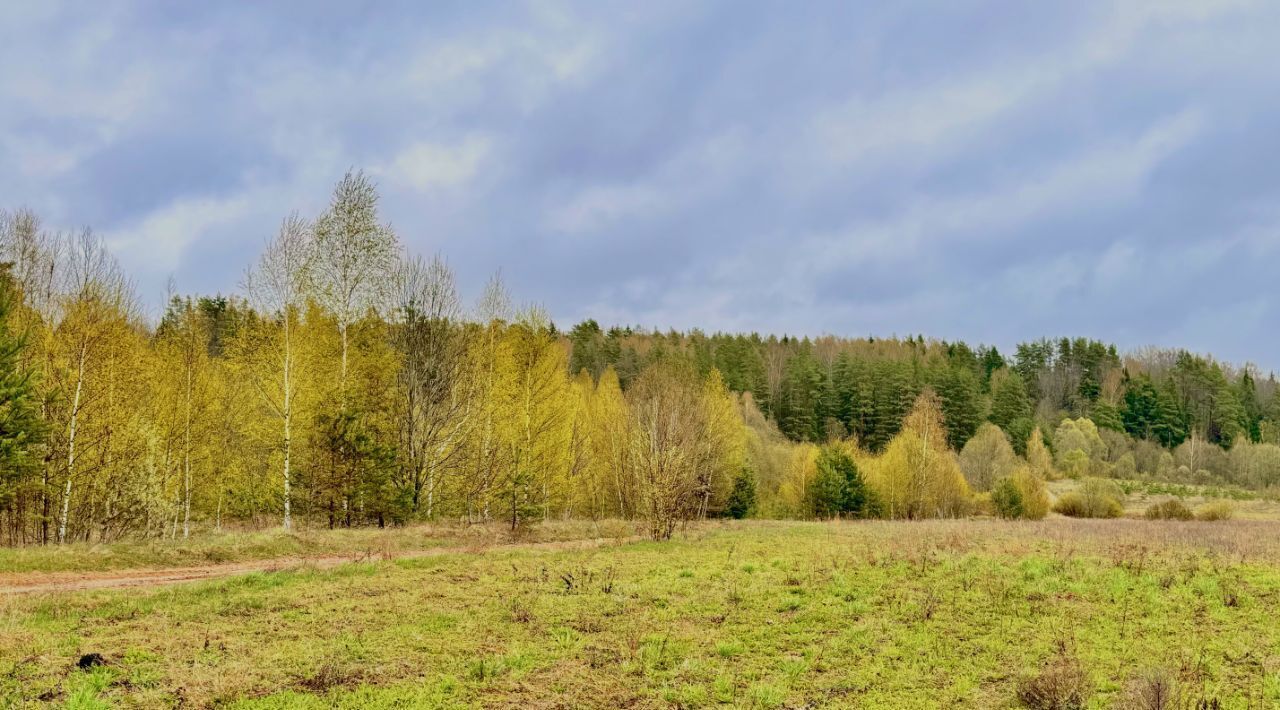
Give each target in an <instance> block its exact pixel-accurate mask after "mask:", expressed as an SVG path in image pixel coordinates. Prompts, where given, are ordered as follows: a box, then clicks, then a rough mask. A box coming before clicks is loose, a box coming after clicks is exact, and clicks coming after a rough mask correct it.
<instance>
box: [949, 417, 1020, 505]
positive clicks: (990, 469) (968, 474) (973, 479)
mask: <svg viewBox="0 0 1280 710" xmlns="http://www.w3.org/2000/svg"><path fill="white" fill-rule="evenodd" d="M1018 463H1019V460H1018V455H1017V454H1015V453H1014V452H1013V447H1012V446H1010V445H1009V439H1008V438H1007V437H1006V436H1005V435H1004V432H1003V431H1001V430H1000V427H998V426H996V425H995V424H990V423H988V424H983V425H982V426H980V427H978V432H977V433H976V434H974V435H973V438H971V439H969V441H968V442H966V443H965V445H964V448H963V449H961V450H960V470H961V471H963V472H964V477H965V480H966V481H968V483H969V487H971V488H972V489H973V490H975V491H987V490H991V487H992V486H993V485H995V483H996V482H997V481H999V480H1000V479H1002V478H1005V477H1006V476H1008V475H1010V474H1011V473H1013V471H1014V469H1016V468H1017V467H1018Z"/></svg>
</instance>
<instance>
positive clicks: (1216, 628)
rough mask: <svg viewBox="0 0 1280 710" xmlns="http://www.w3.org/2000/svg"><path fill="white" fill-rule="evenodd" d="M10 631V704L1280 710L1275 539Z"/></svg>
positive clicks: (811, 563) (791, 567)
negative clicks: (1076, 684)
mask: <svg viewBox="0 0 1280 710" xmlns="http://www.w3.org/2000/svg"><path fill="white" fill-rule="evenodd" d="M441 546H444V545H441ZM0 608H2V609H3V619H4V621H3V623H2V624H0V706H5V705H6V704H7V705H12V706H17V705H24V704H31V705H38V704H42V703H47V704H51V705H59V706H71V707H81V708H89V707H111V706H117V705H124V706H135V707H137V706H140V707H164V706H173V705H178V704H185V705H195V706H206V705H212V704H220V705H225V704H229V705H231V706H232V707H240V708H312V707H314V708H327V707H350V708H365V707H458V706H462V707H548V708H550V707H673V706H680V707H712V706H726V705H727V706H748V707H749V706H755V707H876V708H885V707H887V708H919V707H950V706H961V707H984V708H985V707H994V708H1000V707H1017V693H1018V688H1019V686H1020V684H1021V683H1022V682H1023V681H1024V679H1026V678H1027V677H1030V676H1034V675H1036V674H1038V673H1040V672H1041V669H1042V668H1043V667H1045V664H1046V662H1049V661H1052V660H1053V659H1061V658H1063V657H1069V658H1071V659H1074V660H1075V661H1077V662H1078V663H1079V666H1080V667H1081V668H1083V669H1084V672H1085V675H1086V677H1087V680H1088V686H1090V688H1089V693H1090V695H1089V697H1090V701H1089V707H1095V708H1106V707H1113V705H1114V703H1115V702H1116V701H1117V700H1118V699H1120V698H1122V697H1124V695H1125V693H1126V692H1128V686H1130V685H1131V683H1132V682H1133V680H1134V679H1135V678H1137V677H1140V676H1142V675H1144V674H1149V673H1151V672H1158V673H1161V674H1163V675H1165V676H1166V677H1167V678H1170V679H1173V681H1174V682H1175V683H1176V684H1177V685H1178V687H1179V689H1180V692H1181V693H1182V694H1183V697H1184V698H1185V699H1186V700H1187V701H1188V702H1190V703H1195V702H1198V701H1200V700H1205V701H1214V700H1216V701H1218V702H1220V703H1221V705H1220V707H1224V708H1259V707H1273V706H1275V705H1276V704H1280V625H1278V624H1276V623H1275V614H1276V611H1277V609H1278V608H1280V523H1276V522H1269V521H1252V520H1237V521H1231V522H1218V523H1202V522H1185V523H1184V522H1149V521H1142V520H1132V519H1121V520H1109V521H1090V520H1068V519H1062V518H1054V519H1050V520H1046V521H1043V522H1036V523H1026V522H1021V523H1019V522H1002V521H994V520H957V521H927V522H884V521H869V522H847V523H800V522H776V523H775V522H746V523H714V524H706V525H702V526H698V527H695V528H692V529H690V530H689V531H687V532H685V533H684V534H682V535H681V536H679V538H678V539H676V540H673V541H671V542H668V543H653V542H622V543H616V544H608V545H604V546H588V547H586V548H582V547H576V548H575V549H554V548H552V549H547V548H545V547H530V548H522V547H519V546H516V547H510V548H502V547H494V548H490V549H488V551H487V552H486V554H483V555H476V554H472V553H470V552H459V551H441V552H439V553H435V554H433V555H431V556H419V557H400V558H398V559H391V560H386V561H373V562H364V563H354V564H343V565H340V566H337V567H332V568H327V569H320V568H304V569H295V570H287V571H278V572H255V573H251V574H246V575H241V576H236V577H229V578H225V579H218V580H211V581H201V582H195V583H192V584H185V585H177V586H161V587H155V588H150V587H138V588H132V589H126V590H110V589H93V590H84V591H75V592H58V593H31V594H13V595H7V596H5V597H2V598H0ZM86 653H101V654H102V655H103V656H104V657H105V658H106V661H107V665H105V666H102V667H98V668H95V669H93V670H92V671H89V672H84V671H80V670H78V669H77V668H76V661H77V659H78V658H79V657H80V656H81V655H82V654H86ZM1193 706H1194V705H1193ZM1215 707H1217V706H1215Z"/></svg>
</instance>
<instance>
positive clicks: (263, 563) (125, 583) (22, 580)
mask: <svg viewBox="0 0 1280 710" xmlns="http://www.w3.org/2000/svg"><path fill="white" fill-rule="evenodd" d="M636 539H639V538H635V537H630V538H622V539H617V538H592V539H587V540H563V541H557V542H534V543H516V544H509V545H493V546H490V547H475V546H471V547H436V548H430V549H426V550H410V551H405V552H395V553H391V554H390V555H387V554H383V553H373V552H365V553H359V554H348V555H331V556H323V557H285V558H275V559H267V560H252V561H249V562H233V563H228V564H219V565H207V566H201V567H167V568H161V569H155V568H136V569H125V570H111V571H108V572H29V573H22V574H0V594H35V593H41V592H44V593H58V592H77V591H85V590H92V589H113V588H117V587H160V586H165V585H171V584H182V583H183V582H198V581H202V580H208V579H220V578H223V577H233V576H235V575H239V574H249V573H252V572H278V571H282V570H297V569H329V568H332V567H337V566H339V565H345V564H351V563H354V562H376V561H383V560H402V559H414V558H421V557H437V556H440V555H456V554H484V553H487V552H502V551H508V550H534V551H547V552H556V551H562V550H586V549H591V548H595V547H601V546H604V545H609V544H616V543H621V542H630V541H633V540H636Z"/></svg>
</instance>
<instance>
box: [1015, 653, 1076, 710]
mask: <svg viewBox="0 0 1280 710" xmlns="http://www.w3.org/2000/svg"><path fill="white" fill-rule="evenodd" d="M1092 694H1093V684H1092V683H1091V682H1090V680H1089V674H1088V673H1087V672H1085V669H1084V666H1082V665H1080V661H1079V660H1078V659H1076V658H1075V657H1074V656H1070V655H1066V654H1059V655H1057V656H1054V657H1053V658H1051V659H1049V660H1048V661H1046V662H1045V664H1044V666H1043V667H1042V668H1041V669H1040V673H1039V674H1037V675H1035V676H1032V677H1030V678H1027V679H1025V680H1023V681H1022V682H1021V683H1019V684H1018V700H1019V701H1020V702H1021V703H1022V705H1023V706H1024V707H1027V708H1030V709H1031V710H1083V708H1084V707H1085V706H1086V705H1087V704H1088V702H1089V696H1090V695H1092Z"/></svg>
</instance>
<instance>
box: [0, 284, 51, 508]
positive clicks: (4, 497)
mask: <svg viewBox="0 0 1280 710" xmlns="http://www.w3.org/2000/svg"><path fill="white" fill-rule="evenodd" d="M17 302H18V298H17V293H16V288H15V287H14V284H13V277H12V276H10V274H9V265H8V264H5V265H3V267H0V507H7V506H9V505H12V504H13V503H14V501H15V500H16V499H17V498H18V497H19V495H20V493H21V491H22V490H23V489H24V488H29V487H31V486H36V485H38V482H37V481H36V480H35V479H34V478H33V477H32V475H33V474H34V472H35V471H36V469H37V468H38V466H39V464H40V457H39V455H38V452H37V449H38V448H39V446H40V445H41V444H42V442H43V440H44V426H43V423H42V421H41V419H40V416H39V408H38V406H37V404H36V391H35V382H34V381H33V378H32V371H31V370H30V369H29V368H27V367H26V366H25V364H24V363H23V360H22V354H23V351H24V350H25V349H26V347H27V341H26V338H25V337H24V336H23V334H21V333H16V332H14V329H13V327H12V325H11V324H12V323H13V320H14V318H13V316H14V310H15V308H16V306H17Z"/></svg>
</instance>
